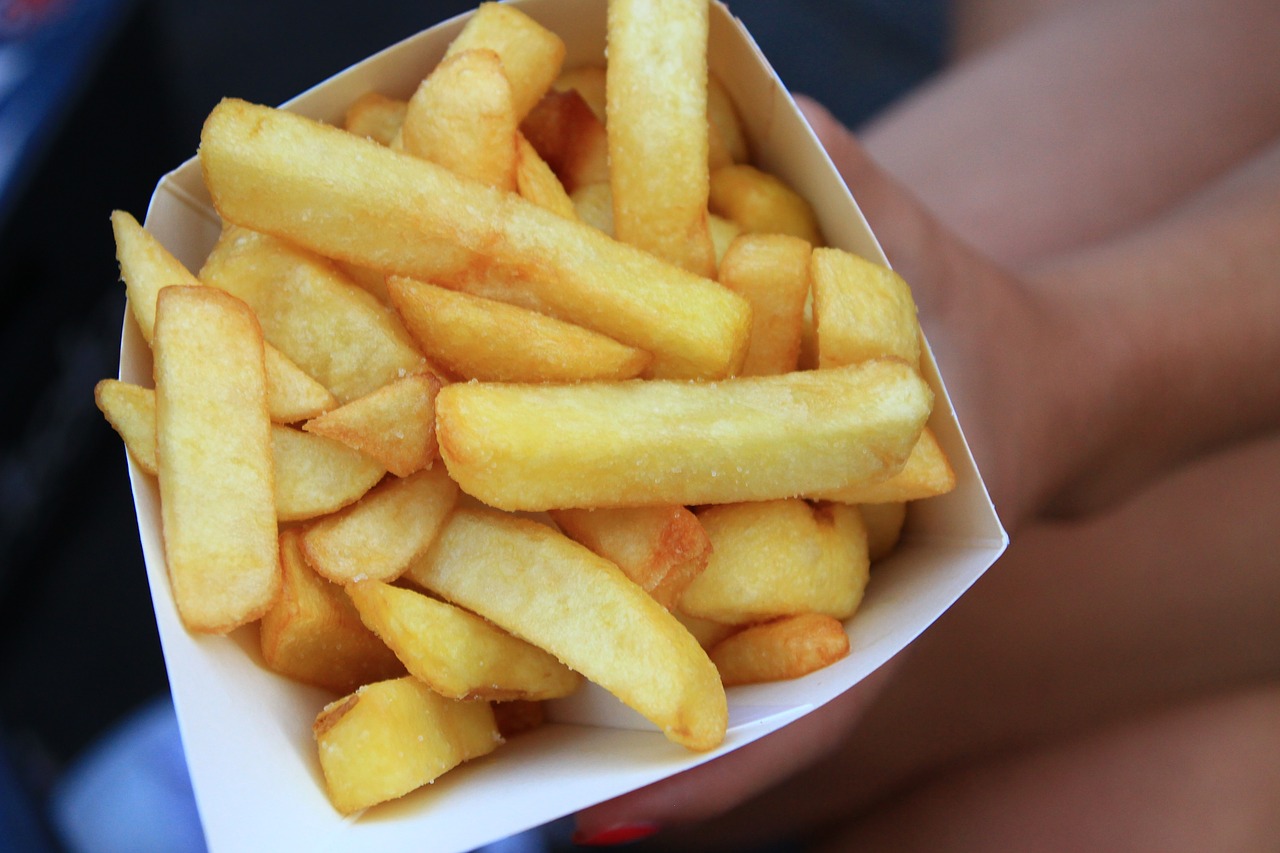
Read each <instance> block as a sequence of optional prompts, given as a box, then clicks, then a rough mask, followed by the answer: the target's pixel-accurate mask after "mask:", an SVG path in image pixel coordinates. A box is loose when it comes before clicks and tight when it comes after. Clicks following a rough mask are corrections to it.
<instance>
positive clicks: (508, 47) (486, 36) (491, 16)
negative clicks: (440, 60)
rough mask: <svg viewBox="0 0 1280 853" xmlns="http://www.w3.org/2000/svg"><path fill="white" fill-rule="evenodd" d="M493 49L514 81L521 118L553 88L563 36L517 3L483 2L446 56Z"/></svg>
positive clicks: (562, 57)
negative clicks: (518, 6)
mask: <svg viewBox="0 0 1280 853" xmlns="http://www.w3.org/2000/svg"><path fill="white" fill-rule="evenodd" d="M477 49H480V50H491V51H493V52H494V53H496V54H498V56H499V58H501V60H502V67H503V69H504V70H505V71H506V74H507V79H509V80H510V81H511V95H512V101H513V103H514V105H515V113H516V118H517V120H520V119H523V118H524V117H525V116H526V115H528V114H529V111H530V110H532V109H533V106H534V104H536V103H538V101H539V100H540V99H541V98H542V96H543V95H545V94H546V93H547V91H548V90H549V89H550V88H551V84H552V83H553V82H554V81H555V79H556V77H558V76H559V74H560V68H561V65H562V64H563V63H564V55H565V46H564V42H563V41H562V40H561V38H560V36H558V35H556V34H555V33H553V32H551V31H550V30H548V29H547V28H546V27H544V26H542V25H541V24H539V23H538V22H537V21H535V20H533V18H530V17H529V16H528V15H526V14H525V13H524V12H521V11H520V10H519V9H517V8H515V7H514V6H509V5H507V4H505V3H481V4H480V6H479V7H478V8H477V9H476V11H475V14H473V15H472V16H471V18H470V19H469V20H468V21H467V23H466V26H464V27H463V28H462V32H461V33H459V34H458V37H457V38H455V39H454V40H453V41H452V42H451V43H450V44H449V48H448V50H447V51H446V52H445V58H446V59H448V58H450V57H453V56H456V55H457V54H459V53H462V52H464V51H468V50H477Z"/></svg>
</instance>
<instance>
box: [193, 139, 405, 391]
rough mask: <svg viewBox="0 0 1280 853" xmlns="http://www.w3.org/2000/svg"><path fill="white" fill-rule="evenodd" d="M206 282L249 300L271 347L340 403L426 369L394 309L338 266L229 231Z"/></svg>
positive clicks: (203, 274)
mask: <svg viewBox="0 0 1280 853" xmlns="http://www.w3.org/2000/svg"><path fill="white" fill-rule="evenodd" d="M334 132H335V133H339V132H340V131H336V130H334ZM342 135H343V136H346V137H349V138H350V139H351V141H352V142H355V143H358V144H360V145H362V146H363V145H368V144H371V143H368V142H367V141H366V140H361V139H357V138H356V137H354V136H351V135H350V134H347V133H342ZM200 280H201V281H202V282H204V283H205V284H209V285H212V286H214V287H217V288H219V289H221V290H225V291H226V292H228V293H230V294H232V295H234V296H236V297H238V298H240V299H242V300H244V302H245V303H247V304H248V305H249V306H250V307H251V308H253V310H254V313H256V314H257V315H258V319H259V321H260V322H261V323H262V329H263V334H264V335H265V336H266V338H267V340H269V341H271V342H272V344H274V345H275V346H276V347H277V348H278V349H279V350H280V351H281V352H283V353H284V354H285V355H287V356H289V358H291V359H293V360H294V361H295V362H297V364H298V365H299V366H300V367H302V369H303V370H305V371H306V372H307V373H308V374H309V375H311V376H314V377H315V378H316V379H317V380H319V382H320V383H321V384H322V385H324V386H325V387H326V388H328V389H329V390H330V391H331V392H333V394H334V396H335V397H337V398H338V400H339V401H340V402H343V403H347V402H350V401H351V400H354V399H356V398H357V397H363V396H364V395H365V394H368V393H370V392H372V391H375V390H377V389H378V388H380V387H382V386H383V385H386V384H387V383H388V382H390V381H391V380H393V379H396V378H398V377H400V376H403V375H405V374H406V373H413V372H416V371H418V370H421V369H422V368H423V366H424V362H423V358H422V355H421V354H420V353H418V351H417V350H415V349H414V347H413V343H412V341H410V339H409V336H408V333H406V332H405V331H404V329H402V328H401V327H400V324H399V322H398V321H397V320H396V317H395V314H394V313H393V312H392V311H391V310H390V309H389V308H387V307H386V306H385V305H382V304H381V303H379V302H378V301H377V300H376V299H375V298H374V297H372V296H370V295H369V294H368V293H366V292H365V291H364V290H362V289H361V288H359V287H357V286H356V285H355V284H353V283H352V282H351V280H350V279H348V278H347V277H346V276H344V275H342V274H341V273H340V272H339V271H338V270H337V268H336V267H335V266H334V265H333V264H331V263H329V262H328V261H326V260H324V259H323V258H320V257H317V256H316V255H314V254H312V253H310V252H307V251H305V250H304V249H301V248H299V247H297V246H294V245H291V244H289V243H287V242H285V241H283V240H279V239H277V238H275V237H270V236H268V235H266V234H259V233H255V232H253V231H251V230H248V229H244V228H234V227H232V228H227V229H226V230H225V231H224V232H223V235H222V237H221V239H219V240H218V243H217V245H215V246H214V248H213V251H212V252H210V253H209V257H208V259H207V260H206V261H205V263H204V266H203V267H201V269H200Z"/></svg>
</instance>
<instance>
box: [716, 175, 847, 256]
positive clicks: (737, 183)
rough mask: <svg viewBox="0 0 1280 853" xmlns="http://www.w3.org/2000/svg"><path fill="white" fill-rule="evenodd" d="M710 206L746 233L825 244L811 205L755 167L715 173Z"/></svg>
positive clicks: (778, 180) (812, 244) (814, 244)
mask: <svg viewBox="0 0 1280 853" xmlns="http://www.w3.org/2000/svg"><path fill="white" fill-rule="evenodd" d="M708 204H709V206H710V210H711V212H712V213H716V214H719V215H720V216H723V217H725V218H726V219H732V220H733V221H734V222H736V223H738V224H739V225H741V226H742V230H743V231H747V232H750V233H757V234H790V235H791V236H792V237H799V238H800V239H801V240H804V241H805V242H807V243H809V245H811V246H821V245H822V242H823V241H822V233H821V231H820V230H819V228H818V217H817V216H816V215H815V214H814V212H813V208H812V207H811V206H810V204H809V202H808V201H806V200H805V199H804V198H803V197H802V196H801V195H800V194H799V193H797V192H796V191H795V190H793V189H791V187H789V186H787V185H786V184H785V183H783V182H782V181H781V180H780V179H779V178H778V177H776V176H775V175H771V174H769V173H768V172H763V171H761V170H760V169H757V168H756V167H755V166H751V165H748V164H746V163H735V164H734V165H732V166H723V167H721V168H719V169H716V170H715V171H714V172H712V173H711V194H710V197H709V201H708Z"/></svg>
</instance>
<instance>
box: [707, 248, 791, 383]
mask: <svg viewBox="0 0 1280 853" xmlns="http://www.w3.org/2000/svg"><path fill="white" fill-rule="evenodd" d="M809 255H810V246H809V244H808V243H806V242H805V241H804V240H801V239H800V238H799V237H791V236H789V235H786V234H743V235H741V236H740V237H738V238H737V239H735V240H734V241H733V242H732V243H731V244H730V245H729V249H728V251H726V252H725V254H724V258H723V260H722V261H721V262H720V283H721V284H723V285H724V286H725V287H727V288H729V289H730V290H732V291H734V292H735V293H740V294H742V296H743V297H745V298H746V300H747V301H748V302H750V303H751V343H750V344H748V345H747V357H746V359H745V360H744V361H743V363H742V370H741V371H739V375H741V376H768V375H771V374H776V373H788V372H790V371H793V370H795V369H796V366H797V364H798V363H799V359H800V339H801V337H802V335H803V331H804V303H805V299H806V298H807V297H808V295H809Z"/></svg>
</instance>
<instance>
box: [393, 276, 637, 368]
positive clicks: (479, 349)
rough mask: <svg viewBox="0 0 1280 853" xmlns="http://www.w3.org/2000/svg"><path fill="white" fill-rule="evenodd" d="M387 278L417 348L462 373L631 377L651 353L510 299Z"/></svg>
mask: <svg viewBox="0 0 1280 853" xmlns="http://www.w3.org/2000/svg"><path fill="white" fill-rule="evenodd" d="M388 286H389V288H390V291H391V301H392V303H393V304H394V305H395V306H396V310H397V311H398V312H399V313H400V317H401V318H402V320H403V321H404V324H405V327H406V328H408V329H409V332H410V333H411V334H412V335H413V336H414V338H416V339H417V341H418V344H419V346H420V347H421V349H422V351H423V352H424V353H425V354H426V355H427V357H428V358H430V359H431V360H432V361H433V362H436V363H439V364H441V365H443V366H444V367H445V368H447V369H448V370H450V371H452V372H453V373H454V374H455V375H457V376H459V377H462V378H463V379H480V380H483V381H491V382H578V381H583V380H590V379H630V378H632V377H635V376H639V375H640V374H641V373H642V372H643V371H644V369H645V368H646V367H648V366H649V363H650V361H651V358H650V356H649V354H648V353H646V352H643V351H642V350H638V349H636V348H635V347H629V346H627V345H625V344H620V343H618V342H617V341H615V340H613V339H612V338H607V337H605V336H604V335H601V334H599V333H597V332H593V331H591V330H590V329H584V328H582V327H581V326H575V325H573V324H571V323H565V322H563V321H561V320H556V319H554V318H552V317H546V316H544V315H542V314H538V313H536V312H533V311H529V310H527V309H525V308H520V307H517V306H515V305H508V304H506V303H503V302H497V301H494V300H492V299H484V298H482V297H478V296H471V295H470V294H467V293H458V292H456V291H452V290H447V289H445V288H442V287H436V286H434V285H431V284H427V283H425V282H421V281H414V280H413V279H407V278H398V277H392V278H391V279H390V280H389V283H388Z"/></svg>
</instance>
